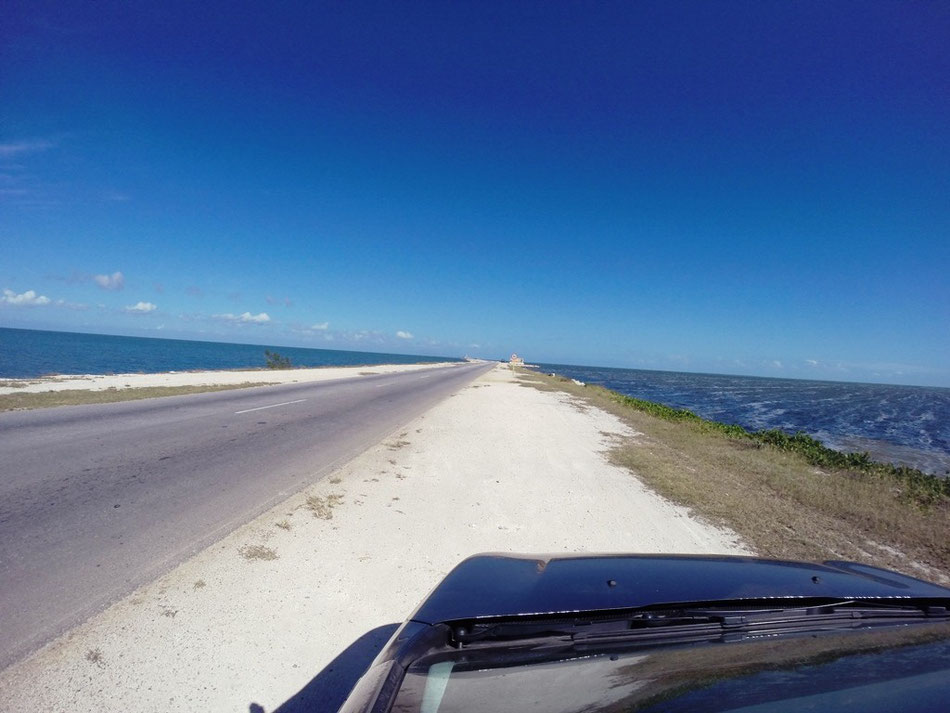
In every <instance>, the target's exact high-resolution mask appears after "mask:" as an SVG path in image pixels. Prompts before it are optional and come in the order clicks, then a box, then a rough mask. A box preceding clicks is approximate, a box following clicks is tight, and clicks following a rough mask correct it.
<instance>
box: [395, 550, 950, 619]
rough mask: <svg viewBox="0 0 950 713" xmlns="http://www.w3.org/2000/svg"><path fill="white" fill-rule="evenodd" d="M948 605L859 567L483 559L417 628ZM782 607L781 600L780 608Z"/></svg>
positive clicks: (439, 594) (932, 593) (435, 596)
mask: <svg viewBox="0 0 950 713" xmlns="http://www.w3.org/2000/svg"><path fill="white" fill-rule="evenodd" d="M907 598H924V599H929V598H932V599H940V600H944V601H946V600H948V598H950V589H947V588H944V587H940V586H937V585H935V584H930V583H928V582H924V581H922V580H919V579H914V578H913V577H908V576H906V575H902V574H898V573H896V572H892V571H889V570H884V569H878V568H876V567H870V566H868V565H862V564H858V563H855V562H825V563H824V564H809V563H803V562H787V561H781V560H770V559H760V558H757V557H734V556H706V555H629V554H627V555H589V554H585V555H576V556H575V555H512V554H481V555H475V556H473V557H469V558H468V559H466V560H464V561H463V562H461V563H460V564H459V565H458V566H457V567H455V569H453V570H452V571H451V572H450V573H449V574H448V575H447V576H446V577H445V579H444V580H442V582H441V583H440V584H439V585H438V587H436V589H435V590H434V591H433V592H432V594H431V595H429V597H428V598H427V599H426V600H425V601H424V602H423V603H422V604H421V605H420V606H419V608H418V609H417V610H416V612H415V613H414V614H413V615H412V617H411V620H413V621H416V622H420V623H424V624H436V623H439V622H446V621H457V620H461V619H476V618H483V617H507V616H524V615H546V614H569V613H571V612H578V611H593V610H610V609H631V608H641V607H648V606H654V605H674V604H678V603H685V602H691V603H692V602H708V603H712V602H722V601H727V600H728V601H734V600H744V601H750V600H759V601H761V600H769V599H775V600H784V601H783V604H788V603H789V602H788V601H787V600H789V599H893V600H900V599H907ZM776 603H778V602H776Z"/></svg>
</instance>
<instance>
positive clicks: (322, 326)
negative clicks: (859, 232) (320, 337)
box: [310, 322, 330, 332]
mask: <svg viewBox="0 0 950 713" xmlns="http://www.w3.org/2000/svg"><path fill="white" fill-rule="evenodd" d="M329 328H330V323H329V322H318V323H317V324H311V325H310V329H313V330H314V331H317V332H324V331H326V330H328V329H329Z"/></svg>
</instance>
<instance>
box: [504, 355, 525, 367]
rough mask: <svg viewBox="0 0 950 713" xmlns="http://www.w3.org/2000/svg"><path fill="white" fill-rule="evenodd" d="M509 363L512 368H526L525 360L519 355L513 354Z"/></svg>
mask: <svg viewBox="0 0 950 713" xmlns="http://www.w3.org/2000/svg"><path fill="white" fill-rule="evenodd" d="M508 363H509V364H511V365H512V366H524V359H522V358H521V357H520V356H518V355H517V354H512V355H511V359H509V360H508Z"/></svg>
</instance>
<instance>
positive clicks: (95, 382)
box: [0, 362, 460, 394]
mask: <svg viewBox="0 0 950 713" xmlns="http://www.w3.org/2000/svg"><path fill="white" fill-rule="evenodd" d="M459 363H460V362H434V363H431V364H428V363H426V364H379V365H375V366H327V367H317V368H312V369H235V370H233V371H230V370H229V371H167V372H161V373H157V374H58V375H56V376H45V377H41V378H37V379H0V394H12V393H21V394H22V393H40V392H43V391H66V390H69V389H86V390H89V391H105V390H106V389H120V390H121V389H128V388H145V387H151V386H217V385H227V384H246V383H261V382H267V383H269V384H291V383H297V382H299V383H304V382H307V381H329V380H331V379H350V378H353V377H356V376H365V375H368V374H393V373H396V372H400V371H416V370H419V369H431V368H433V367H442V368H445V367H451V366H454V365H456V364H459ZM3 382H7V384H14V385H13V386H10V385H5V384H4V383H3Z"/></svg>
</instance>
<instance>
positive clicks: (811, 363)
mask: <svg viewBox="0 0 950 713" xmlns="http://www.w3.org/2000/svg"><path fill="white" fill-rule="evenodd" d="M805 363H806V364H808V366H818V360H817V359H806V360H805Z"/></svg>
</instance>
